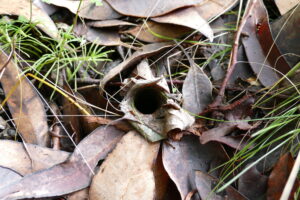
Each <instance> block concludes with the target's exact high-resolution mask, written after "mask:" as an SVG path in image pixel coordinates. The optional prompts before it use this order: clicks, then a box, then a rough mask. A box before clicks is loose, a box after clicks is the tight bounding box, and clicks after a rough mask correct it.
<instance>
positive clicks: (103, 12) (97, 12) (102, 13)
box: [47, 0, 121, 20]
mask: <svg viewBox="0 0 300 200" xmlns="http://www.w3.org/2000/svg"><path fill="white" fill-rule="evenodd" d="M47 2H49V3H50V4H53V5H56V6H60V7H64V8H67V9H69V10H70V11H71V12H72V13H74V14H77V10H78V7H79V4H80V1H76V0H47ZM101 2H102V5H101V6H96V4H95V3H93V2H92V1H91V0H83V1H82V4H81V6H80V11H79V12H78V16H79V17H82V18H86V19H93V20H107V19H116V18H119V17H121V15H119V14H118V13H117V12H116V11H114V10H113V9H112V8H111V7H110V5H109V4H108V3H106V1H101Z"/></svg>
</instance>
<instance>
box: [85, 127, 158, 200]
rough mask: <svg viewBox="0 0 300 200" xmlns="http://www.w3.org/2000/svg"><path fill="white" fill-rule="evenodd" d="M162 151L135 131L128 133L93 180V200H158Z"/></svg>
mask: <svg viewBox="0 0 300 200" xmlns="http://www.w3.org/2000/svg"><path fill="white" fill-rule="evenodd" d="M159 147H160V143H149V142H148V141H146V140H145V139H144V138H143V137H141V136H140V135H139V134H138V133H137V132H135V131H131V132H129V133H127V134H126V135H125V136H124V137H123V138H122V140H121V141H120V143H119V144H118V145H117V147H116V148H115V149H114V151H113V152H112V153H111V154H109V156H108V157H107V158H106V160H105V161H104V162H103V164H102V165H101V167H100V169H99V172H98V173H97V174H96V175H95V177H94V178H93V181H92V184H91V187H90V199H91V200H98V199H109V200H119V199H123V200H135V199H136V200H140V199H143V200H152V199H154V198H155V180H154V172H153V164H154V163H155V160H156V157H157V153H158V151H159Z"/></svg>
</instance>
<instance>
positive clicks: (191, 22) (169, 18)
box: [152, 7, 214, 41]
mask: <svg viewBox="0 0 300 200" xmlns="http://www.w3.org/2000/svg"><path fill="white" fill-rule="evenodd" d="M152 20H154V21H156V22H159V23H167V24H176V25H180V26H186V27H189V28H192V29H195V30H197V31H199V32H200V33H202V34H203V35H204V36H206V37H207V38H208V39H209V40H210V41H213V39H214V33H213V30H212V29H211V27H210V26H209V24H208V22H207V21H206V20H205V19H203V18H202V17H201V15H200V14H199V13H198V12H197V10H196V8H195V7H190V8H185V9H181V10H176V11H174V12H172V13H170V14H166V15H164V16H160V17H155V18H152Z"/></svg>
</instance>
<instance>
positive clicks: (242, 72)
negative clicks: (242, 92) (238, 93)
mask: <svg viewBox="0 0 300 200" xmlns="http://www.w3.org/2000/svg"><path fill="white" fill-rule="evenodd" d="M253 76H254V74H253V71H252V69H251V66H250V65H249V63H248V60H247V57H246V53H245V49H244V47H243V45H241V46H240V47H239V48H238V56H237V64H236V67H235V69H234V71H233V73H232V75H231V77H230V79H229V83H228V84H230V85H234V83H235V82H236V81H237V80H238V79H242V80H247V79H248V78H251V77H253Z"/></svg>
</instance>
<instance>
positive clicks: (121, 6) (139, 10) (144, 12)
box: [107, 0, 203, 17]
mask: <svg viewBox="0 0 300 200" xmlns="http://www.w3.org/2000/svg"><path fill="white" fill-rule="evenodd" d="M202 1H203V0H185V1H182V0H163V1H162V0H147V1H140V0H127V1H119V0H107V2H108V3H109V4H110V5H111V6H112V7H113V8H114V9H115V10H116V11H117V12H119V13H121V14H123V15H128V16H134V17H155V16H160V15H163V14H166V13H168V12H171V11H173V10H176V9H178V8H182V7H188V6H193V5H196V4H199V3H201V2H202Z"/></svg>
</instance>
